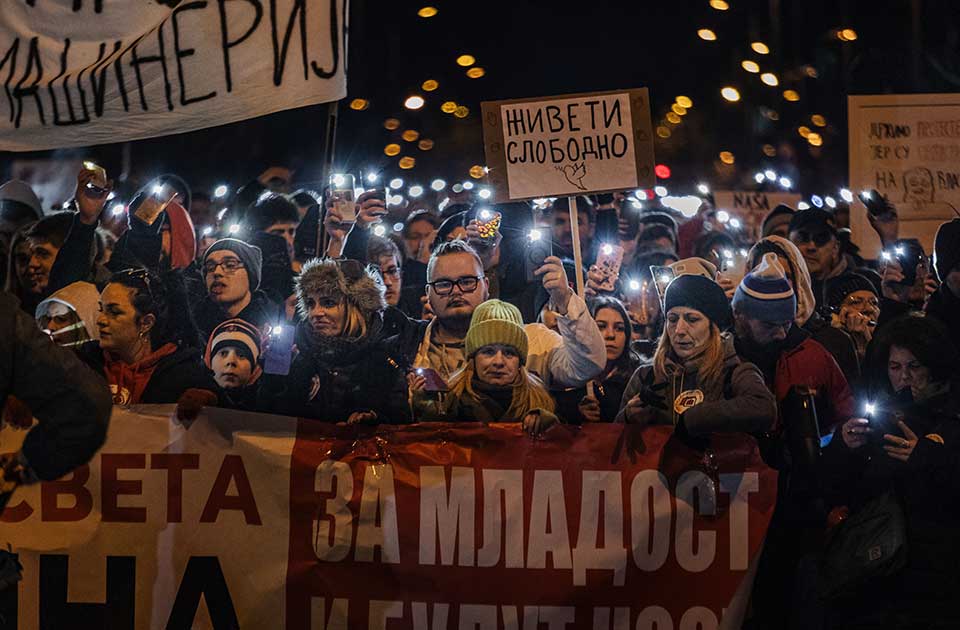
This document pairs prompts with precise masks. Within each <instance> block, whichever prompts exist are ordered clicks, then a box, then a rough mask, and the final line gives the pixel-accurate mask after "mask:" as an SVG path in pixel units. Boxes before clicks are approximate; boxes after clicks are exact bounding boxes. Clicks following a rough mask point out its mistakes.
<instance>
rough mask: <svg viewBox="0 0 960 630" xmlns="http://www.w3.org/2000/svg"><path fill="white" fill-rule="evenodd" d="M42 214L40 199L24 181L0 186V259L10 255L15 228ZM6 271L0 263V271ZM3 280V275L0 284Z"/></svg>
mask: <svg viewBox="0 0 960 630" xmlns="http://www.w3.org/2000/svg"><path fill="white" fill-rule="evenodd" d="M42 216H43V208H42V206H41V205H40V200H39V199H38V198H37V195H36V193H34V192H33V189H32V188H30V186H29V185H28V184H27V183H26V182H22V181H20V180H18V179H13V180H10V181H9V182H7V183H5V184H4V185H3V186H0V256H2V258H0V260H3V261H6V260H7V258H8V257H9V256H10V241H11V240H13V235H14V234H15V233H16V232H17V230H19V229H20V228H22V227H23V226H24V225H26V224H28V223H31V222H33V221H37V220H39V219H40V218H41V217H42ZM6 271H7V270H6V267H5V266H3V265H0V273H3V274H5V273H6ZM5 281H6V278H5V277H3V278H0V286H2V285H3V283H4V282H5Z"/></svg>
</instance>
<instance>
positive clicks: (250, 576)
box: [0, 407, 776, 630]
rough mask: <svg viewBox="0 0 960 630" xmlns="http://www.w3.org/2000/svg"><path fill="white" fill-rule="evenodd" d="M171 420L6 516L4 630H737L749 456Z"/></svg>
mask: <svg viewBox="0 0 960 630" xmlns="http://www.w3.org/2000/svg"><path fill="white" fill-rule="evenodd" d="M169 413H170V408H169V407H153V408H151V407H145V408H141V409H138V410H136V411H130V410H121V409H119V408H118V409H116V410H115V412H114V418H113V421H112V424H111V428H110V435H109V437H108V441H107V444H106V445H105V446H104V447H103V449H102V450H101V452H100V453H99V454H98V455H97V456H96V457H95V458H94V460H93V461H92V462H91V463H90V465H89V466H85V467H83V468H81V469H79V470H78V471H76V472H74V473H72V474H70V475H67V476H66V477H65V478H64V479H63V480H61V481H57V482H52V483H45V484H41V485H39V486H32V487H28V488H21V489H20V490H18V492H17V493H16V495H15V496H14V497H13V499H12V500H11V502H10V504H9V507H8V509H7V511H6V512H5V513H4V515H3V518H2V522H0V542H2V543H6V542H10V543H11V545H12V546H13V550H14V552H16V553H18V554H20V561H21V562H22V563H23V566H24V570H23V573H24V577H23V581H22V582H21V583H20V585H19V593H18V594H17V596H16V597H11V596H9V593H8V594H7V597H6V598H4V597H3V596H2V595H0V607H2V609H3V611H4V612H5V613H7V614H8V615H9V613H10V612H11V611H12V613H13V614H14V615H16V619H17V623H18V627H19V628H30V629H33V628H44V627H54V628H59V627H71V628H76V627H90V628H106V627H110V628H235V627H242V628H290V629H298V630H306V629H311V628H325V629H330V630H333V629H338V628H340V629H346V628H383V629H392V628H397V629H400V628H418V629H419V628H425V629H427V628H429V629H440V628H444V629H467V628H469V629H471V630H474V629H487V628H489V629H491V630H492V629H494V628H517V629H526V628H542V627H549V628H557V629H559V628H586V629H604V630H621V629H623V630H625V629H626V628H631V629H633V628H641V629H646V628H650V629H652V628H657V629H658V630H659V629H661V628H676V629H678V630H680V629H686V628H689V629H690V630H694V629H696V628H700V629H703V630H709V629H712V628H721V627H739V626H738V624H739V620H740V618H741V617H742V614H743V609H744V602H745V600H746V594H747V592H748V588H749V583H750V581H751V580H752V572H751V569H752V568H753V567H754V565H755V560H756V558H757V556H758V554H759V551H760V548H761V545H762V541H763V536H764V533H765V531H766V528H767V525H768V523H769V521H770V517H771V515H772V512H773V507H774V504H775V500H776V473H775V472H774V471H772V470H770V469H769V468H767V467H765V466H764V465H763V463H762V461H761V460H760V457H759V454H758V451H757V449H756V445H755V443H754V442H753V440H752V439H750V438H749V437H746V436H715V437H714V439H712V440H711V444H710V447H709V448H708V449H707V450H706V451H703V452H700V451H696V450H693V449H691V448H690V447H688V446H687V445H685V444H683V443H682V442H680V441H679V440H678V439H677V438H675V437H673V436H672V432H671V431H670V429H669V428H667V427H650V428H646V429H642V430H640V429H635V428H632V427H624V426H620V425H609V424H604V425H600V424H598V425H589V426H584V427H572V426H556V427H553V428H552V429H550V430H549V431H548V432H547V433H546V434H545V435H543V436H541V437H538V438H533V437H530V436H528V435H525V434H524V433H522V432H521V430H520V429H519V427H518V426H516V425H507V424H497V425H489V426H483V425H479V424H435V425H430V424H422V425H413V426H403V427H401V426H380V427H346V426H331V425H324V424H318V423H316V422H312V421H309V420H296V419H292V418H283V417H277V416H266V415H258V414H246V413H238V412H230V411H224V410H210V413H209V415H208V416H206V417H202V418H201V419H200V420H198V421H197V422H196V423H194V424H193V425H192V426H191V427H189V429H187V428H184V427H182V426H180V425H178V424H176V423H174V422H172V421H170V420H169ZM0 440H2V444H3V446H4V449H5V450H6V449H15V448H16V446H17V443H18V441H19V440H22V432H19V435H18V434H17V432H16V431H14V430H12V429H9V428H7V429H4V431H3V432H2V433H0ZM738 589H739V592H738ZM78 624H79V625H78Z"/></svg>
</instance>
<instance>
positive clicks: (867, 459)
mask: <svg viewBox="0 0 960 630" xmlns="http://www.w3.org/2000/svg"><path fill="white" fill-rule="evenodd" d="M958 394H960V388H958V387H957V385H956V383H954V384H953V386H952V387H951V386H947V385H941V386H940V388H939V390H938V391H936V393H934V394H933V395H931V396H930V397H929V398H928V399H926V400H924V401H922V402H919V403H914V404H912V405H909V406H907V407H905V408H902V409H900V410H899V413H902V414H903V419H904V420H903V421H904V422H905V423H906V425H907V426H908V427H910V429H911V430H912V431H913V432H914V433H915V434H916V435H917V437H918V438H919V441H918V442H917V446H916V448H915V449H914V450H913V453H912V454H911V455H910V459H909V460H908V461H907V462H906V463H903V462H900V461H898V460H895V459H893V458H891V457H889V456H887V455H886V454H885V453H884V452H883V450H882V448H881V447H880V446H879V445H878V446H870V445H868V446H864V447H862V448H860V449H857V450H856V451H851V450H850V449H848V448H847V446H846V444H845V443H844V442H843V439H842V436H841V435H840V434H839V433H837V434H835V435H834V437H833V440H832V441H831V443H830V445H829V446H828V447H827V448H826V449H824V452H823V459H824V470H825V471H826V473H827V475H828V476H827V479H826V481H827V483H826V487H827V488H829V489H830V490H831V491H832V492H831V499H832V501H831V503H832V504H835V505H847V506H849V508H850V510H851V512H855V511H856V509H857V508H859V507H860V506H861V505H863V504H864V503H866V502H867V501H869V500H870V499H872V498H874V497H876V496H879V495H880V494H882V493H883V492H886V491H888V490H894V492H895V493H896V496H897V497H898V498H899V500H900V502H901V505H902V506H903V508H904V514H905V516H906V521H907V541H906V547H907V566H906V567H905V568H904V569H903V570H902V571H901V572H900V573H899V574H897V575H895V576H893V577H892V578H887V579H883V580H875V581H874V582H873V583H871V584H868V585H865V587H864V589H863V590H862V591H861V592H859V593H852V594H851V597H850V599H849V601H846V602H842V603H840V604H839V606H838V608H839V610H838V611H836V613H835V615H834V616H835V617H836V616H843V617H844V618H849V619H851V620H852V619H856V618H859V616H860V615H861V614H866V613H867V612H879V611H883V610H887V609H889V612H890V613H891V614H892V613H894V612H898V613H903V614H906V615H908V616H910V615H913V616H915V618H916V619H917V620H919V619H926V618H928V616H929V615H932V616H933V617H934V618H938V619H940V620H944V621H945V620H946V619H951V620H954V621H956V623H957V624H958V625H955V626H952V627H960V610H958V609H957V607H956V606H955V605H953V600H954V599H955V597H956V594H957V593H960V576H958V573H957V566H958V565H960V538H958V537H957V523H958V522H960V396H958ZM878 408H879V409H881V411H882V413H881V414H878V418H877V423H878V425H879V424H880V423H883V422H884V419H886V420H888V422H887V423H885V424H883V426H884V427H886V428H885V429H882V431H884V432H889V433H893V434H895V435H900V430H899V428H897V427H896V423H895V418H893V417H892V416H893V414H894V413H895V412H896V411H897V409H896V407H895V406H894V405H892V404H884V403H882V402H881V403H878ZM881 415H882V416H883V417H882V418H881ZM841 430H842V428H841V429H838V431H841ZM917 627H920V626H917ZM944 627H947V626H944Z"/></svg>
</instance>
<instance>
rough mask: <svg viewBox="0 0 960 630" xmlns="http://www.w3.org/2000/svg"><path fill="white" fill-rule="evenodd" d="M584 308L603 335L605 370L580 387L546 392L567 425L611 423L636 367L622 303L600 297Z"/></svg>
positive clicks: (638, 359)
mask: <svg viewBox="0 0 960 630" xmlns="http://www.w3.org/2000/svg"><path fill="white" fill-rule="evenodd" d="M587 307H588V308H589V310H590V315H591V316H593V320H594V321H595V322H596V323H597V328H598V329H599V330H600V334H601V335H602V336H603V343H604V348H605V349H606V352H607V364H606V367H605V368H604V370H603V372H601V373H600V374H598V375H597V377H596V378H594V379H593V380H591V381H590V382H589V383H588V384H587V385H586V386H584V387H578V388H574V389H568V390H563V391H556V390H553V391H551V392H550V393H551V394H553V396H554V398H555V399H556V401H557V409H558V410H559V415H560V416H562V417H563V418H565V419H567V420H568V421H569V422H575V423H577V424H580V423H583V422H613V420H614V418H616V416H617V412H618V411H619V410H620V400H621V398H623V392H624V390H625V389H626V388H627V382H628V381H629V380H630V377H631V376H633V373H634V372H635V371H636V370H637V367H638V366H639V365H640V355H638V354H637V353H636V352H635V351H634V350H633V348H632V347H631V343H630V336H631V331H630V328H631V322H630V315H629V314H628V313H627V307H626V306H624V305H623V302H621V301H620V300H618V299H616V298H614V297H610V296H600V297H595V298H593V299H591V300H590V301H588V302H587Z"/></svg>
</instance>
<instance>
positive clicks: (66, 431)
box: [0, 293, 111, 481]
mask: <svg viewBox="0 0 960 630" xmlns="http://www.w3.org/2000/svg"><path fill="white" fill-rule="evenodd" d="M11 395H12V396H16V397H17V398H19V399H20V400H21V401H23V403H25V404H26V405H27V406H28V407H29V408H30V410H31V411H32V412H33V415H34V417H35V418H36V419H37V420H38V421H39V424H37V425H36V426H35V427H33V428H32V429H30V432H29V433H28V434H27V437H26V439H25V440H24V442H23V448H22V452H23V455H24V458H25V459H26V461H27V464H28V465H29V468H30V469H32V471H33V472H34V473H35V474H36V476H37V477H39V478H40V479H42V480H45V481H46V480H52V479H57V478H58V477H62V476H63V475H65V474H66V473H68V472H70V471H71V470H73V469H74V468H76V467H77V466H80V465H81V464H84V463H86V462H87V461H88V460H89V459H90V458H91V457H92V456H93V454H94V453H95V452H96V451H97V449H99V448H100V446H102V445H103V441H104V440H105V439H106V436H107V425H108V423H109V421H110V411H111V401H110V391H109V390H108V389H107V386H106V383H105V382H104V380H103V378H102V377H101V376H98V375H97V374H96V373H94V372H93V371H91V370H90V369H88V368H87V367H86V366H84V365H83V364H82V363H81V362H80V361H79V360H78V359H77V357H76V356H75V355H74V354H73V353H72V352H71V351H69V350H66V349H63V348H60V347H58V346H57V345H55V344H54V343H53V342H52V341H50V338H49V337H47V336H46V335H44V334H43V333H41V332H40V330H39V328H37V324H36V322H35V321H34V320H33V318H32V317H29V316H27V315H26V314H25V313H23V312H22V311H21V310H20V304H19V302H18V301H17V299H16V298H15V297H13V296H12V295H9V294H7V293H3V294H0V396H2V398H3V400H6V398H7V396H11Z"/></svg>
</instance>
